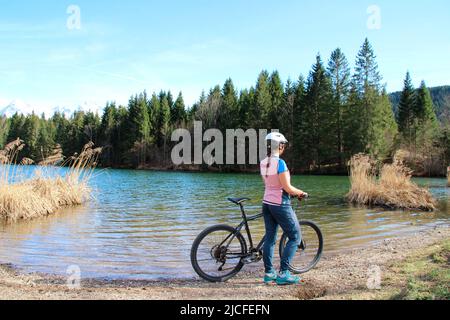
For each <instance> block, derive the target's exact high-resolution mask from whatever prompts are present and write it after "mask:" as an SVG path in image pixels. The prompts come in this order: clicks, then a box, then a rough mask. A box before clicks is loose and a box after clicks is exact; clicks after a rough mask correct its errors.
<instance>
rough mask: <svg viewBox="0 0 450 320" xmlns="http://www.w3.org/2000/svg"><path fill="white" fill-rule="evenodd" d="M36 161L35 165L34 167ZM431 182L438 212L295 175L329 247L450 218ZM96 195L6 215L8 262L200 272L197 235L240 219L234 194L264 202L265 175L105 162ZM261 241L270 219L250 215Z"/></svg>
mask: <svg viewBox="0 0 450 320" xmlns="http://www.w3.org/2000/svg"><path fill="white" fill-rule="evenodd" d="M29 170H32V169H29ZM418 181H419V183H421V184H429V185H430V186H431V187H430V190H431V192H433V194H434V195H435V196H436V197H438V198H439V200H440V210H439V211H437V212H435V213H420V212H402V211H385V210H380V209H366V208H362V207H356V206H348V205H347V204H346V203H345V202H344V201H343V200H342V199H343V195H344V194H345V193H346V192H347V190H348V187H349V184H348V179H347V178H345V177H295V178H294V182H295V184H296V185H299V186H301V188H303V189H305V190H307V191H308V192H309V193H310V194H311V195H312V198H311V200H309V201H308V202H307V204H306V205H305V204H304V205H302V206H301V207H300V208H298V213H299V216H300V217H301V218H302V219H305V220H313V221H315V222H317V223H318V224H319V225H320V226H321V228H322V229H323V231H324V233H325V238H326V254H333V253H335V252H338V251H340V250H345V249H351V248H354V247H358V246H364V245H367V244H370V243H372V242H374V241H379V240H380V239H384V238H389V237H394V236H397V235H400V234H403V233H408V232H415V231H417V230H419V229H422V228H429V227H431V226H434V225H436V224H448V222H449V210H448V208H449V194H448V189H447V188H446V187H445V184H446V181H445V180H444V179H432V180H418ZM93 188H94V190H96V193H95V198H96V201H94V202H92V203H90V204H89V205H88V206H87V207H83V208H75V209H67V210H64V211H62V212H60V213H59V214H57V215H54V216H51V217H47V218H41V219H38V220H35V221H32V222H22V223H19V224H5V223H2V224H0V263H2V262H4V263H13V264H14V265H16V266H18V267H19V268H21V269H23V270H24V271H30V272H31V271H40V272H50V273H56V274H65V271H66V268H67V267H68V266H69V265H72V264H77V265H79V266H80V267H81V270H82V275H83V276H89V277H111V278H128V279H154V278H160V277H192V276H193V272H192V270H191V266H190V262H189V253H190V247H191V244H192V242H193V240H194V238H195V237H196V235H197V234H198V233H199V232H200V231H201V230H203V229H204V228H206V227H207V226H210V225H213V224H218V223H227V224H232V225H235V224H238V223H239V219H240V213H239V210H238V208H237V207H236V206H235V205H234V204H232V203H229V202H227V201H226V198H227V197H228V196H247V197H250V198H252V199H253V200H252V201H250V202H249V203H248V204H247V210H248V213H249V214H253V213H259V211H260V209H261V197H262V181H261V179H260V177H258V176H256V175H220V174H219V175H218V174H189V173H176V172H171V173H159V172H140V171H126V170H123V171H121V170H117V171H115V170H111V171H103V172H101V174H100V175H96V178H95V180H94V181H93ZM252 231H254V236H255V241H259V240H260V238H261V237H262V236H263V234H264V226H263V222H262V221H255V222H253V223H252Z"/></svg>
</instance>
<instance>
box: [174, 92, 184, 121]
mask: <svg viewBox="0 0 450 320" xmlns="http://www.w3.org/2000/svg"><path fill="white" fill-rule="evenodd" d="M171 116H172V117H171V118H172V119H171V123H172V125H174V126H176V127H179V126H181V124H182V123H183V122H184V121H185V120H186V106H185V104H184V99H183V94H182V93H181V92H180V94H179V95H178V98H177V100H176V101H175V104H174V106H173V111H172V112H171Z"/></svg>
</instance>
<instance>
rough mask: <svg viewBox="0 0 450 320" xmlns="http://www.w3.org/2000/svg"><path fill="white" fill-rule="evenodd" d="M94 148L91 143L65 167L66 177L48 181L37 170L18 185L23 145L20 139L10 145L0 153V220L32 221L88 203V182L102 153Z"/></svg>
mask: <svg viewBox="0 0 450 320" xmlns="http://www.w3.org/2000/svg"><path fill="white" fill-rule="evenodd" d="M93 146H94V144H93V143H88V144H87V145H85V146H84V148H83V150H82V152H81V153H80V155H74V156H73V157H71V158H70V159H68V160H67V161H66V162H64V163H62V165H63V166H68V171H67V173H66V174H65V175H64V176H61V175H57V176H56V177H45V176H44V174H43V173H42V170H37V171H36V172H35V176H34V177H33V178H31V179H28V180H24V181H19V180H20V178H22V177H20V175H21V174H20V173H17V167H18V166H16V165H15V163H16V160H17V155H18V153H19V152H20V151H21V150H22V149H23V147H24V144H23V141H22V140H20V139H18V140H16V141H14V142H12V143H10V144H8V145H7V146H6V147H5V149H4V150H1V151H0V218H3V219H6V220H9V221H17V220H27V219H33V218H37V217H41V216H46V215H50V214H52V213H55V212H57V211H58V210H60V209H62V208H64V207H69V206H78V205H82V204H83V203H85V202H86V201H87V200H89V198H90V197H91V189H90V187H89V185H88V182H89V179H90V178H91V176H92V173H93V170H94V169H95V166H96V164H97V159H98V157H99V155H100V153H101V151H102V149H101V148H97V149H93ZM53 159H55V157H53ZM47 164H49V162H47Z"/></svg>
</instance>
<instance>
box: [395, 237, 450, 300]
mask: <svg viewBox="0 0 450 320" xmlns="http://www.w3.org/2000/svg"><path fill="white" fill-rule="evenodd" d="M397 270H398V272H399V273H400V275H402V276H403V277H405V278H406V280H404V283H405V285H404V288H402V289H401V290H400V292H398V293H396V294H394V295H392V296H391V297H390V298H391V299H396V300H450V240H447V241H445V242H444V243H443V244H442V245H439V246H435V247H434V248H432V249H431V252H429V253H428V254H427V255H426V256H423V257H421V258H419V259H410V260H409V261H407V262H405V263H404V264H403V265H401V266H398V267H397Z"/></svg>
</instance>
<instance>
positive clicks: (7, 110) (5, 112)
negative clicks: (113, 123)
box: [0, 100, 103, 117]
mask: <svg viewBox="0 0 450 320" xmlns="http://www.w3.org/2000/svg"><path fill="white" fill-rule="evenodd" d="M75 111H85V112H88V111H92V112H98V113H99V114H101V113H102V111H103V107H102V106H100V105H99V104H96V103H91V102H87V101H85V102H83V103H82V104H80V105H78V106H76V107H73V108H69V107H61V106H56V107H50V106H36V105H31V104H29V103H26V102H25V101H22V100H13V101H11V102H10V103H8V104H6V105H5V104H4V103H2V101H0V116H7V117H11V116H13V115H14V114H15V113H22V114H24V115H28V114H31V113H33V112H34V113H35V114H36V115H39V116H40V115H41V114H42V113H44V114H45V116H46V117H51V116H53V115H54V114H55V113H56V112H59V113H64V114H65V115H66V116H70V115H71V114H72V113H73V112H75Z"/></svg>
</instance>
